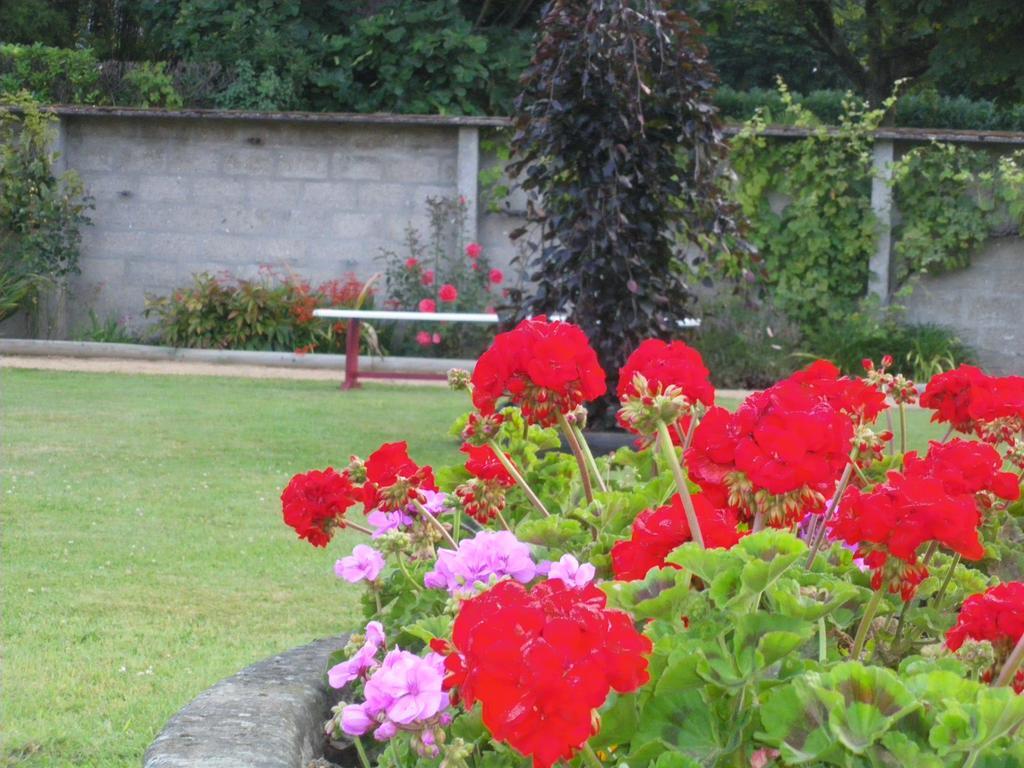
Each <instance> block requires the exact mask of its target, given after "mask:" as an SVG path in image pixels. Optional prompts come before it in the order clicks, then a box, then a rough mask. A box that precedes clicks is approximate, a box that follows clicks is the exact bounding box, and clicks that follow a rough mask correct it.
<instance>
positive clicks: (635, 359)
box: [618, 339, 715, 407]
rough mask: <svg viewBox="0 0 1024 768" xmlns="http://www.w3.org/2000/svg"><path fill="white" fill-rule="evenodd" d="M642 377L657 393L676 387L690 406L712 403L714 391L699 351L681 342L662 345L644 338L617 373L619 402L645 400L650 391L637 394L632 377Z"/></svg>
mask: <svg viewBox="0 0 1024 768" xmlns="http://www.w3.org/2000/svg"><path fill="white" fill-rule="evenodd" d="M638 373H639V374H642V375H643V377H644V378H645V379H647V384H648V386H649V387H651V389H653V390H655V391H656V392H662V391H664V389H665V387H668V386H675V387H678V388H679V389H680V390H681V391H682V394H683V395H685V396H686V399H687V400H689V401H690V402H691V403H703V404H704V405H707V406H709V407H710V406H712V405H714V404H715V388H714V387H713V386H712V385H711V379H710V378H709V376H710V374H709V372H708V369H707V368H706V367H705V365H704V359H703V358H702V357H701V356H700V352H698V351H697V350H695V349H693V347H690V346H687V345H686V344H684V343H683V342H681V341H673V342H664V341H661V340H660V339H647V340H646V341H645V342H643V343H642V344H641V345H640V346H639V347H637V348H636V349H635V350H634V351H633V354H631V355H630V356H629V359H627V360H626V364H625V365H624V366H622V369H621V370H620V371H619V389H618V395H619V400H620V401H621V400H625V399H626V398H630V397H645V396H647V395H649V394H652V393H651V392H637V390H636V386H635V384H634V381H633V379H634V376H635V375H636V374H638Z"/></svg>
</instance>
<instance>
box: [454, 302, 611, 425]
mask: <svg viewBox="0 0 1024 768" xmlns="http://www.w3.org/2000/svg"><path fill="white" fill-rule="evenodd" d="M472 381H473V405H475V406H476V407H477V408H478V409H479V410H480V412H481V413H483V414H489V413H494V411H495V408H496V407H497V403H498V400H500V399H501V398H503V397H506V396H507V397H508V398H509V399H510V400H511V401H512V403H513V404H514V405H518V406H519V407H520V408H521V409H522V412H523V416H524V417H525V419H526V420H527V421H528V422H530V423H531V424H540V425H542V426H551V425H552V424H554V423H556V421H557V418H558V414H559V413H562V414H566V413H569V412H570V411H572V410H573V409H575V408H576V407H577V406H579V405H581V404H583V403H585V402H588V401H590V400H594V399H595V398H598V397H600V396H601V395H603V394H604V393H605V391H606V389H607V385H606V383H605V373H604V370H603V369H602V368H601V366H600V364H599V363H598V362H597V355H596V354H595V353H594V350H593V349H592V348H591V346H590V344H589V343H588V342H587V337H586V336H584V335H583V331H581V330H580V329H579V328H577V327H576V326H575V325H571V324H569V323H562V322H551V321H549V320H548V319H547V318H546V317H544V316H543V315H541V316H540V317H534V318H532V319H529V320H523V321H522V322H521V323H519V325H517V326H516V327H515V328H514V329H512V330H511V331H507V332H505V333H499V334H498V335H497V336H496V337H495V339H494V343H493V344H491V346H490V348H489V349H488V350H487V351H486V352H484V353H483V355H481V356H480V359H479V360H478V361H477V364H476V368H474V369H473V379H472Z"/></svg>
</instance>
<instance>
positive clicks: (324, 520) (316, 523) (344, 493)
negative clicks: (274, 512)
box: [281, 467, 359, 547]
mask: <svg viewBox="0 0 1024 768" xmlns="http://www.w3.org/2000/svg"><path fill="white" fill-rule="evenodd" d="M357 501H359V496H358V491H357V489H356V487H355V486H354V485H353V484H352V480H351V479H350V478H349V476H348V473H347V472H343V473H341V474H339V473H337V472H335V471H334V469H333V468H331V467H328V468H327V469H325V470H324V471H323V472H321V471H320V470H316V469H314V470H313V471H312V472H306V473H304V474H300V475H295V477H293V478H292V479H291V481H290V482H289V483H288V486H287V487H286V488H285V489H284V492H283V493H282V494H281V509H282V511H283V513H284V521H285V523H287V524H288V525H290V526H291V527H292V528H294V529H295V532H296V533H297V534H298V535H299V538H300V539H305V540H306V541H308V542H309V543H310V544H312V545H313V546H314V547H326V546H327V542H329V541H330V540H331V536H333V535H334V529H335V528H344V527H345V512H346V510H348V508H349V507H351V506H352V505H353V504H355V503H356V502H357Z"/></svg>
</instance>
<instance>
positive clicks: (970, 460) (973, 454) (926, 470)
mask: <svg viewBox="0 0 1024 768" xmlns="http://www.w3.org/2000/svg"><path fill="white" fill-rule="evenodd" d="M1002 468H1003V458H1002V456H1000V455H999V452H998V451H997V450H996V449H995V448H993V447H992V446H991V445H988V444H986V443H979V442H974V441H967V440H951V441H950V442H948V443H939V442H936V441H934V440H933V441H932V442H930V443H929V444H928V453H927V454H926V455H925V456H923V457H919V456H918V455H917V452H916V451H910V452H909V453H908V454H907V455H906V456H905V457H904V458H903V474H904V475H906V476H907V477H934V478H936V479H937V480H939V481H940V482H941V483H942V487H943V488H944V489H945V491H946V493H948V494H949V495H951V496H958V495H962V494H966V495H969V496H974V495H975V494H990V495H991V496H995V497H998V498H1000V499H1004V500H1006V501H1014V500H1016V499H1019V498H1020V477H1019V476H1018V475H1016V474H1014V473H1013V472H1003V471H1002ZM983 501H985V500H983ZM990 505H991V498H989V499H987V503H985V506H990Z"/></svg>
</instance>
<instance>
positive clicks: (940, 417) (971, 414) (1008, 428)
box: [921, 365, 1024, 443]
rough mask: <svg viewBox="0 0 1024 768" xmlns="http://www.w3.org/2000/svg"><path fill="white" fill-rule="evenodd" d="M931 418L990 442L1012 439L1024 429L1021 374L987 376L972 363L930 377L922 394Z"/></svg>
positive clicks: (1023, 400) (923, 404)
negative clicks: (929, 409)
mask: <svg viewBox="0 0 1024 768" xmlns="http://www.w3.org/2000/svg"><path fill="white" fill-rule="evenodd" d="M921 406H922V407H924V408H931V409H933V410H934V411H935V413H933V414H932V421H936V422H943V423H947V424H949V425H951V426H952V427H953V428H954V429H956V430H957V431H959V432H965V433H971V432H975V433H977V434H978V435H979V436H980V437H981V438H982V439H983V440H987V441H990V442H1000V441H1001V442H1007V443H1014V442H1016V440H1017V439H1018V438H1019V437H1020V436H1021V432H1022V431H1024V377H1022V376H1002V377H998V376H989V375H988V374H986V373H985V372H984V371H982V370H981V369H979V368H975V367H974V366H972V365H961V366H960V367H959V368H956V369H954V370H952V371H947V372H946V373H940V374H938V375H937V376H934V377H932V380H931V381H929V382H928V386H927V387H926V388H925V390H924V394H923V395H921Z"/></svg>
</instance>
